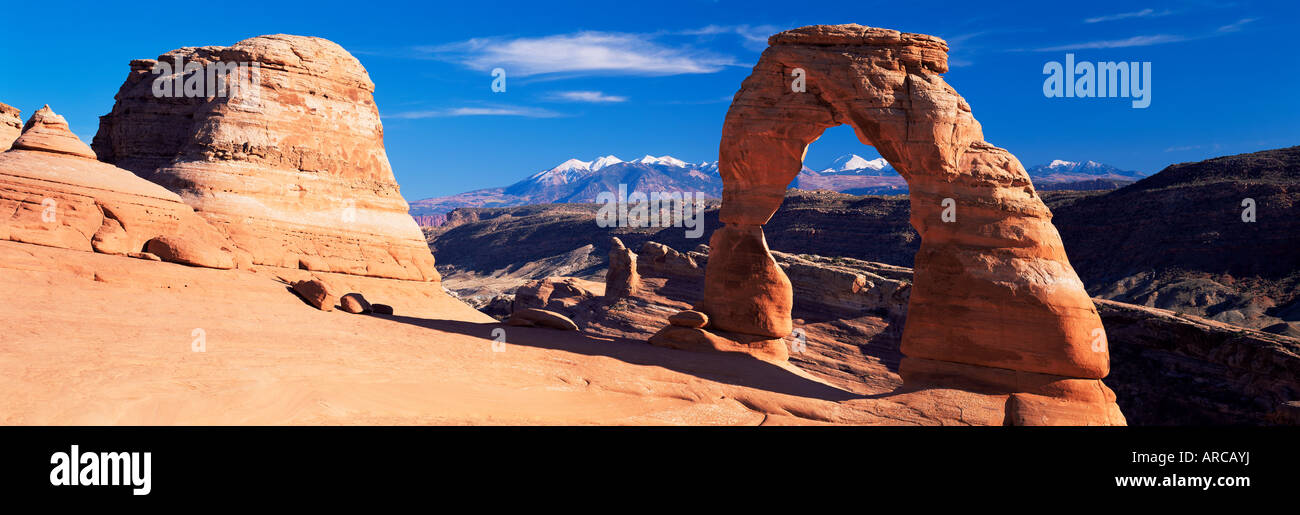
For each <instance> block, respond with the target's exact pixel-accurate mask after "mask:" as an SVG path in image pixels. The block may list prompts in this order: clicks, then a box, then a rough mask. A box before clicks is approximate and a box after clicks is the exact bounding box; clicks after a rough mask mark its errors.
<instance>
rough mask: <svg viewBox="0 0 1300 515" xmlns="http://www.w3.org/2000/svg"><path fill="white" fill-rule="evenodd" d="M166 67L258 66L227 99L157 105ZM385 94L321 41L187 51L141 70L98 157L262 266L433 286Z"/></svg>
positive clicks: (105, 129) (122, 96)
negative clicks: (388, 130) (395, 165)
mask: <svg viewBox="0 0 1300 515" xmlns="http://www.w3.org/2000/svg"><path fill="white" fill-rule="evenodd" d="M159 62H163V63H168V64H171V65H172V66H174V67H176V66H179V65H182V64H184V65H185V66H186V67H191V66H193V67H199V69H200V70H202V71H203V72H207V71H208V70H210V69H213V68H214V65H216V64H223V65H230V64H236V65H238V64H247V65H248V66H247V67H246V68H241V69H239V72H238V74H237V75H236V76H235V78H234V79H232V80H231V81H229V85H230V86H231V88H230V90H229V91H228V92H227V93H226V94H225V95H224V96H223V95H220V94H216V93H219V92H216V93H214V92H213V91H211V90H205V91H204V93H205V94H202V95H198V96H184V95H182V96H176V95H175V93H176V92H173V96H162V97H159V96H156V95H155V92H154V85H155V80H157V79H159V78H160V77H162V78H163V79H165V78H166V77H165V76H162V75H161V74H160V73H154V71H153V69H154V67H155V65H157V64H158V63H159ZM181 70H182V71H183V72H184V71H185V70H184V68H181ZM195 73H200V72H199V71H193V72H185V80H186V81H188V80H190V79H191V78H193V76H194V74H195ZM207 85H208V86H211V84H207ZM244 85H246V86H244ZM235 86H239V87H235ZM374 89H375V87H374V83H372V82H371V81H370V77H369V75H368V74H367V73H366V70H365V68H363V67H362V66H361V63H360V62H359V61H357V59H355V58H354V57H352V55H351V54H349V53H348V52H347V51H346V50H344V49H343V48H342V47H340V46H338V45H336V44H334V43H332V42H330V41H327V40H324V39H320V38H312V37H302V36H289V35H271V36H259V37H255V38H250V39H246V40H244V41H240V42H238V43H236V44H234V45H232V46H230V47H217V46H207V47H186V48H180V49H176V50H173V51H171V52H167V53H166V54H163V55H161V56H159V57H158V59H157V60H153V59H143V60H135V61H132V62H131V71H130V73H129V74H128V75H127V79H126V81H125V83H124V84H123V85H122V87H121V89H120V90H119V91H118V93H117V96H116V97H115V98H116V100H117V101H116V103H115V104H114V106H113V110H112V112H110V113H109V114H107V115H105V116H103V117H101V119H100V128H99V132H98V134H96V136H95V141H94V148H95V149H96V152H97V153H98V154H99V159H101V160H103V161H105V162H108V163H113V164H116V165H118V166H121V167H123V168H126V169H128V170H131V171H133V172H135V173H136V174H138V175H140V176H141V177H144V178H147V179H149V180H151V181H153V182H155V183H158V184H160V185H162V186H164V187H166V188H167V189H169V190H171V191H173V192H175V193H177V194H179V195H180V196H181V197H182V198H183V199H184V200H185V202H187V203H189V204H190V205H191V206H193V207H194V209H195V210H196V211H197V212H199V214H201V215H202V216H203V217H204V218H206V219H207V220H208V221H210V222H211V223H212V224H213V225H214V226H215V227H217V228H218V229H219V230H220V231H222V232H223V233H224V234H226V235H227V236H228V237H229V238H230V240H231V241H233V242H234V244H235V245H236V246H238V247H239V248H240V249H242V250H243V251H246V252H248V253H249V254H250V255H251V258H252V261H253V262H254V263H255V264H259V265H268V266H276V267H284V268H302V269H306V270H310V271H317V272H337V273H345V274H352V275H363V276H371V277H382V278H394V279H408V280H416V281H436V280H438V274H437V272H436V271H435V270H434V266H433V265H434V260H433V255H432V254H431V253H430V252H429V249H428V247H427V246H426V245H425V243H424V240H423V237H422V234H421V232H420V230H419V227H417V226H416V224H415V222H414V221H413V220H412V219H411V217H410V216H409V215H408V214H407V204H406V202H405V201H404V200H403V199H402V197H401V195H400V194H399V192H398V185H397V182H396V181H395V180H394V177H393V171H392V168H391V167H390V165H389V162H388V157H387V154H386V153H385V152H384V145H383V127H382V125H381V123H380V120H379V112H378V109H377V108H376V106H375V102H374V97H373V92H374Z"/></svg>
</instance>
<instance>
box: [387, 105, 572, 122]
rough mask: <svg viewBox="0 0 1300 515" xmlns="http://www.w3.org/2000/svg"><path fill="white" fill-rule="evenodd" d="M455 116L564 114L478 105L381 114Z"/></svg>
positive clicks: (416, 117) (394, 116)
mask: <svg viewBox="0 0 1300 515" xmlns="http://www.w3.org/2000/svg"><path fill="white" fill-rule="evenodd" d="M455 116H521V117H524V118H558V117H561V116H564V114H562V113H557V112H555V111H551V110H549V109H542V108H537V107H524V106H479V107H449V108H445V109H426V110H419V111H402V112H398V113H393V114H385V115H383V117H384V118H389V119H395V120H420V119H424V118H449V117H455Z"/></svg>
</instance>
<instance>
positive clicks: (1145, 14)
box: [1083, 8, 1174, 23]
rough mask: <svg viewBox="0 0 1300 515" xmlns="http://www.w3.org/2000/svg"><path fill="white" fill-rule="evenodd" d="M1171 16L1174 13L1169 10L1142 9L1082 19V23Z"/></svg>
mask: <svg viewBox="0 0 1300 515" xmlns="http://www.w3.org/2000/svg"><path fill="white" fill-rule="evenodd" d="M1171 14H1174V12H1173V11H1170V10H1168V9H1165V10H1163V11H1157V10H1155V9H1149V8H1148V9H1142V10H1141V11H1133V12H1127V13H1119V14H1107V15H1105V16H1097V17H1094V18H1087V19H1084V20H1083V22H1084V23H1102V22H1107V21H1116V20H1127V19H1130V18H1159V17H1161V16H1169V15H1171Z"/></svg>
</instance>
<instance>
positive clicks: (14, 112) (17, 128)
mask: <svg viewBox="0 0 1300 515" xmlns="http://www.w3.org/2000/svg"><path fill="white" fill-rule="evenodd" d="M22 132H23V119H22V111H19V110H18V108H16V107H12V106H9V105H8V104H0V152H4V151H6V150H9V146H10V145H12V144H13V142H14V140H15V139H18V135H19V134H21V133H22Z"/></svg>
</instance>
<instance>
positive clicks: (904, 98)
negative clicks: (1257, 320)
mask: <svg viewBox="0 0 1300 515" xmlns="http://www.w3.org/2000/svg"><path fill="white" fill-rule="evenodd" d="M769 45H770V46H769V48H768V49H767V50H766V51H764V52H763V55H762V57H761V58H760V59H759V62H758V64H757V65H756V66H755V67H754V70H753V73H752V74H751V75H750V76H749V77H748V78H747V79H745V81H744V83H743V84H742V85H741V89H740V91H739V92H738V93H737V94H736V95H735V97H734V99H733V101H732V104H731V108H730V109H729V110H728V112H727V116H726V120H725V122H724V125H723V134H722V142H721V145H720V148H719V166H720V173H721V175H722V179H723V182H724V185H725V187H724V190H723V204H722V212H721V216H720V218H721V221H722V222H723V223H725V224H726V225H725V226H724V227H723V228H721V229H719V230H718V231H717V232H715V233H714V236H713V239H712V241H710V247H711V248H712V253H711V255H710V258H709V262H708V266H707V271H706V272H707V273H706V278H705V289H704V297H703V299H704V300H703V301H702V302H701V303H700V305H699V306H697V309H698V310H699V311H702V312H704V313H706V314H707V315H708V317H709V326H708V328H709V329H710V330H715V331H725V332H732V333H741V334H748V335H754V336H756V337H763V338H780V337H784V336H786V335H788V334H789V333H790V331H791V319H790V306H791V298H792V295H793V294H792V290H791V286H790V282H789V279H787V278H786V276H785V274H784V273H783V272H782V271H781V269H780V267H778V266H776V264H775V262H774V261H773V259H772V257H771V255H770V254H769V252H768V249H767V244H766V242H765V240H764V237H763V229H762V226H763V224H765V223H767V221H768V219H770V218H771V216H772V215H773V214H774V213H775V212H776V209H777V208H778V207H779V206H780V205H781V201H782V199H783V198H784V195H785V189H786V187H787V186H788V185H789V184H790V182H791V181H792V180H793V179H794V178H795V176H796V175H797V174H798V173H799V170H800V168H801V166H802V162H803V158H804V155H805V152H806V151H807V148H808V145H809V144H810V143H812V142H813V141H815V140H816V139H817V138H818V137H819V136H820V135H821V133H822V131H824V130H825V129H827V128H829V127H834V126H837V125H841V124H848V125H850V126H851V127H853V128H854V130H855V132H856V134H857V136H858V139H859V140H860V141H861V142H862V143H863V144H867V145H872V146H874V147H876V149H877V150H878V151H879V152H880V154H881V156H883V157H884V158H885V159H887V160H888V161H889V162H890V163H891V164H892V165H893V166H894V168H895V169H896V170H898V172H899V173H900V174H901V175H902V176H903V177H904V178H905V179H906V180H907V182H908V188H909V190H910V196H911V213H912V214H911V223H912V225H913V226H914V227H915V228H916V230H917V232H919V233H920V235H921V242H922V243H921V248H920V250H919V251H918V253H917V256H916V262H915V269H916V278H915V284H914V286H913V290H912V293H911V299H910V303H909V307H908V315H907V322H906V326H905V330H904V335H903V342H902V351H903V353H904V354H905V355H906V356H907V358H906V359H905V360H904V363H903V366H902V370H901V372H902V375H903V376H904V379H905V380H906V381H907V382H908V383H909V384H911V385H912V386H918V385H922V384H934V383H938V384H962V385H970V387H971V388H990V389H995V390H1001V391H1008V392H1011V393H1016V394H1017V396H1015V397H1014V400H1015V402H1012V403H1009V407H1008V409H1009V412H1008V418H1007V420H1008V422H1009V423H1049V424H1050V423H1063V424H1116V423H1120V424H1122V423H1123V416H1122V415H1121V414H1120V413H1119V410H1118V407H1116V406H1115V404H1114V394H1113V393H1111V392H1110V390H1109V389H1108V388H1106V386H1105V385H1104V384H1102V383H1101V381H1100V379H1101V378H1103V377H1105V376H1106V374H1107V372H1108V370H1109V354H1108V352H1107V349H1106V347H1105V341H1104V336H1103V335H1104V332H1102V325H1101V319H1100V318H1099V317H1098V315H1097V310H1096V309H1095V308H1094V306H1093V304H1092V302H1091V300H1090V299H1089V297H1088V295H1087V293H1086V292H1085V291H1084V288H1083V284H1082V283H1081V282H1080V281H1079V279H1078V276H1077V275H1076V274H1075V272H1074V270H1073V269H1072V268H1071V267H1070V263H1069V260H1068V259H1067V257H1066V255H1065V250H1064V248H1063V246H1062V244H1061V239H1060V237H1059V235H1058V234H1057V232H1056V229H1055V227H1053V226H1052V223H1051V212H1050V211H1048V209H1047V207H1046V206H1045V205H1044V204H1043V202H1042V200H1041V199H1040V198H1039V196H1038V195H1037V193H1036V192H1035V190H1034V187H1033V185H1032V184H1031V183H1030V180H1029V176H1028V174H1027V173H1026V172H1025V169H1024V167H1023V166H1022V165H1021V164H1020V162H1019V161H1018V160H1017V159H1016V158H1015V156H1013V155H1011V153H1010V152H1008V151H1006V150H1004V149H1001V148H998V147H995V146H993V145H992V144H989V143H988V142H986V141H984V136H983V132H982V130H981V128H980V124H979V122H977V121H976V120H975V118H974V116H972V114H971V107H970V105H969V104H967V103H966V101H965V100H963V99H962V97H961V96H960V95H958V94H957V92H956V91H955V90H954V89H953V88H952V87H951V86H949V85H948V84H947V83H946V82H945V81H944V80H943V78H942V75H941V74H943V73H945V72H947V70H948V63H947V50H948V46H947V44H946V43H945V42H944V41H943V40H941V39H939V38H936V37H933V36H927V35H923V34H909V33H901V32H898V31H894V30H887V29H879V28H872V27H864V26H861V25H834V26H825V25H819V26H811V27H803V28H800V29H795V30H791V31H786V32H782V33H780V34H777V35H774V36H772V37H771V38H770V39H769ZM797 78H802V79H803V80H804V84H803V86H804V88H805V90H804V91H799V89H800V88H799V87H797V86H798V85H797V84H796V83H795V82H794V81H795V80H796V79H797ZM945 207H951V209H952V210H953V211H952V213H953V214H955V220H952V221H944V219H943V217H942V214H943V211H944V209H945ZM1055 403H1061V404H1063V406H1064V407H1062V406H1058V405H1057V404H1055Z"/></svg>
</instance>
